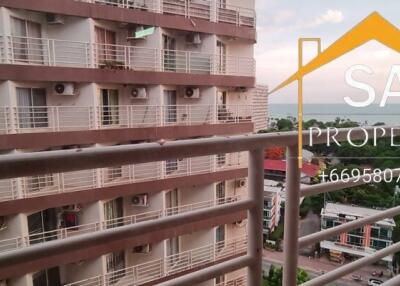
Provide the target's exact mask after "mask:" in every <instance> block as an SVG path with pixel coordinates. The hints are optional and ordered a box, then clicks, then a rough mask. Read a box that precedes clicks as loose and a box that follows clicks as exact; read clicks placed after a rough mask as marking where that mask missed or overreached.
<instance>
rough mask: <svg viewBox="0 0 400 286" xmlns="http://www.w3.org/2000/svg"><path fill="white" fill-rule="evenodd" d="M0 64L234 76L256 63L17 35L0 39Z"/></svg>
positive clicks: (246, 59)
mask: <svg viewBox="0 0 400 286" xmlns="http://www.w3.org/2000/svg"><path fill="white" fill-rule="evenodd" d="M0 63H9V64H23V65H41V66H56V67H76V68H100V69H124V70H126V69H129V70H135V71H161V72H177V73H192V74H215V75H234V76H254V75H255V60H254V58H251V57H236V56H229V55H226V56H222V55H215V54H207V53H200V52H190V51H180V50H160V49H156V48H145V47H136V46H124V45H110V44H98V43H89V42H77V41H67V40H58V39H46V38H29V37H16V36H0Z"/></svg>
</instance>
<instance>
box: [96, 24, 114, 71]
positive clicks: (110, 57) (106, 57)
mask: <svg viewBox="0 0 400 286" xmlns="http://www.w3.org/2000/svg"><path fill="white" fill-rule="evenodd" d="M95 37H96V57H97V63H98V64H99V65H104V64H106V63H107V62H110V61H111V62H112V61H115V60H116V52H117V51H116V44H117V36H116V33H115V32H113V31H109V30H106V29H103V28H100V27H95Z"/></svg>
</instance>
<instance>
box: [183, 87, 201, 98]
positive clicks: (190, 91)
mask: <svg viewBox="0 0 400 286" xmlns="http://www.w3.org/2000/svg"><path fill="white" fill-rule="evenodd" d="M184 98H200V89H199V88H197V87H186V88H185V95H184Z"/></svg>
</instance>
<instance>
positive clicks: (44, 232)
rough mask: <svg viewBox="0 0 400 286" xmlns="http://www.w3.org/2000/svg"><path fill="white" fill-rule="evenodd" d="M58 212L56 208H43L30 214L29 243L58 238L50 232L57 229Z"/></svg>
mask: <svg viewBox="0 0 400 286" xmlns="http://www.w3.org/2000/svg"><path fill="white" fill-rule="evenodd" d="M57 224H58V222H57V214H56V211H55V209H47V210H43V211H40V212H37V213H34V214H31V215H29V216H28V231H29V244H36V243H41V242H44V241H49V240H53V239H57V236H55V234H52V233H49V232H50V231H52V230H55V229H57V227H58V225H57Z"/></svg>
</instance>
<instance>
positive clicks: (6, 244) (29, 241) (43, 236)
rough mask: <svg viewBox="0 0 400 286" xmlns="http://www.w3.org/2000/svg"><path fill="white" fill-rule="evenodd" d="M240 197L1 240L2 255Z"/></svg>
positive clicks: (235, 197)
mask: <svg viewBox="0 0 400 286" xmlns="http://www.w3.org/2000/svg"><path fill="white" fill-rule="evenodd" d="M240 200H241V197H240V196H234V197H226V198H222V199H217V200H210V201H205V202H198V203H194V204H188V205H181V206H177V207H173V208H167V209H161V210H156V211H151V212H145V213H139V214H135V215H130V216H125V217H119V218H116V219H112V220H105V221H98V222H93V223H88V224H81V225H77V226H73V227H66V228H58V229H55V230H51V231H45V232H35V233H32V234H29V235H28V236H23V237H22V236H20V237H14V238H9V239H4V240H0V253H2V252H7V251H11V250H15V249H19V248H23V247H29V246H31V245H35V244H38V243H45V242H46V241H52V240H56V239H66V238H68V237H73V236H77V235H82V234H87V233H93V232H98V231H101V230H104V229H110V228H117V227H121V226H126V225H132V224H136V223H140V222H145V221H151V220H157V219H160V218H162V217H169V216H174V215H179V214H183V213H188V212H191V211H195V210H202V209H207V208H211V207H214V206H218V205H225V204H230V203H234V202H237V201H240Z"/></svg>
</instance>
